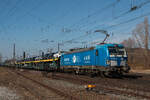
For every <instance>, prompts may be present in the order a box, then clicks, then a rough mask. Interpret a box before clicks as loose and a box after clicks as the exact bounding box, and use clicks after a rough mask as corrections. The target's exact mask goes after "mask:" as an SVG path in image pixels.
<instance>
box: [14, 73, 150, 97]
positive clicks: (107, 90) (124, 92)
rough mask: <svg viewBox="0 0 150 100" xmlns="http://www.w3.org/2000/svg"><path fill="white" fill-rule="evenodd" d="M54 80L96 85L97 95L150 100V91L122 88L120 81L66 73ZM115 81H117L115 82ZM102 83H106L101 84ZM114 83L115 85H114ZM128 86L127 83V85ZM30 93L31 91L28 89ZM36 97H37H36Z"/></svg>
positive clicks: (55, 90) (55, 91) (22, 75)
mask: <svg viewBox="0 0 150 100" xmlns="http://www.w3.org/2000/svg"><path fill="white" fill-rule="evenodd" d="M12 72H14V73H15V74H17V75H18V76H21V77H23V78H25V79H27V80H30V81H32V82H34V83H36V84H38V85H40V86H42V87H44V88H46V89H48V90H50V91H53V92H54V93H56V94H57V95H59V96H61V97H64V98H66V99H68V100H80V99H78V98H76V97H74V96H72V95H70V94H67V93H64V92H62V91H60V90H58V89H56V88H54V87H50V86H47V85H45V84H43V83H41V82H39V81H38V80H35V79H32V78H30V77H28V76H26V75H24V74H22V73H20V72H18V71H15V70H12ZM51 77H53V78H54V79H58V80H64V81H68V82H71V83H73V84H80V85H87V84H95V85H96V88H95V89H94V90H93V91H92V92H94V93H96V94H106V95H107V94H108V95H109V94H114V95H116V96H125V97H129V98H130V97H134V98H139V99H146V100H149V99H150V96H149V93H150V90H145V89H135V88H134V87H128V86H121V85H118V84H116V83H117V81H118V80H115V79H108V78H103V79H100V80H98V79H97V78H90V77H87V76H82V75H81V76H80V75H79V76H77V75H72V74H71V75H70V74H64V73H56V74H52V76H51ZM113 80H115V81H113ZM101 81H103V82H104V81H106V83H105V82H104V83H103V82H101ZM109 82H112V83H111V84H108V83H109ZM113 82H114V83H113ZM125 84H126V83H125ZM26 90H28V91H29V92H30V89H28V88H27V89H26ZM31 94H32V95H35V94H34V93H32V91H31ZM35 96H36V95H35Z"/></svg>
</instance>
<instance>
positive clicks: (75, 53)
mask: <svg viewBox="0 0 150 100" xmlns="http://www.w3.org/2000/svg"><path fill="white" fill-rule="evenodd" d="M16 66H17V67H18V68H28V69H38V70H45V71H61V72H74V73H75V74H90V75H94V74H100V75H104V76H107V75H113V74H118V75H121V74H123V73H128V72H129V70H130V67H129V66H128V56H127V52H126V50H125V48H124V46H123V45H122V44H100V45H97V46H95V47H90V48H83V49H77V50H71V51H68V52H63V53H60V52H58V53H52V54H49V55H48V54H47V55H45V56H43V57H38V59H37V57H32V58H28V59H24V60H18V61H16Z"/></svg>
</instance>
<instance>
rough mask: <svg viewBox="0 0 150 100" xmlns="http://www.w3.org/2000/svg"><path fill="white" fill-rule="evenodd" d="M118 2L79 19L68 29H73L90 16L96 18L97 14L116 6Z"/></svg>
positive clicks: (118, 0)
mask: <svg viewBox="0 0 150 100" xmlns="http://www.w3.org/2000/svg"><path fill="white" fill-rule="evenodd" d="M118 2H120V0H117V1H116V2H113V3H111V4H109V5H107V6H105V7H103V8H101V9H100V10H98V11H96V12H94V13H91V14H89V15H88V16H86V17H83V18H81V19H80V20H79V21H78V22H76V23H74V24H73V25H71V26H70V28H71V27H74V26H75V25H78V24H80V23H81V22H83V21H84V20H87V19H89V18H91V17H92V16H96V15H97V14H100V13H102V12H104V11H105V10H107V9H109V8H110V7H113V6H114V5H116V4H117V3H118ZM80 25H81V24H80Z"/></svg>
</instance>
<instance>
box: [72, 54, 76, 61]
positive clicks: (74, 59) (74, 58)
mask: <svg viewBox="0 0 150 100" xmlns="http://www.w3.org/2000/svg"><path fill="white" fill-rule="evenodd" d="M76 60H77V58H76V56H75V55H74V56H73V58H72V61H73V63H76Z"/></svg>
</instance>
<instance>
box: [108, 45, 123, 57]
mask: <svg viewBox="0 0 150 100" xmlns="http://www.w3.org/2000/svg"><path fill="white" fill-rule="evenodd" d="M108 50H109V54H110V55H125V48H124V47H118V46H117V47H115V46H109V47H108Z"/></svg>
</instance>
